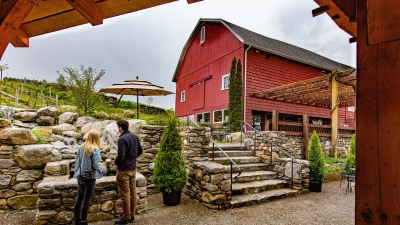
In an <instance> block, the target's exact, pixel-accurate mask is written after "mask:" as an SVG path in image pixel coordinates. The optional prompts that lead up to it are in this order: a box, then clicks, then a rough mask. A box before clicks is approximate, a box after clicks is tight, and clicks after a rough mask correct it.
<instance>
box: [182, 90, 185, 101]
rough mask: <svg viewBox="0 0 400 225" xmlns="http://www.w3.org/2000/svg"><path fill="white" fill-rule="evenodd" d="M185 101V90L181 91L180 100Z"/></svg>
mask: <svg viewBox="0 0 400 225" xmlns="http://www.w3.org/2000/svg"><path fill="white" fill-rule="evenodd" d="M185 101H186V91H181V102H185Z"/></svg>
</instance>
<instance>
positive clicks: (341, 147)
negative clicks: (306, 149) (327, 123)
mask: <svg viewBox="0 0 400 225" xmlns="http://www.w3.org/2000/svg"><path fill="white" fill-rule="evenodd" d="M260 133H261V134H263V135H264V136H266V137H267V139H268V140H271V141H273V142H274V143H275V144H276V145H277V146H279V147H280V148H282V149H283V150H285V151H286V152H287V153H289V154H290V155H291V156H293V157H294V158H296V159H302V158H303V154H302V147H303V137H302V136H290V135H288V136H287V135H286V134H285V132H284V131H261V132H260ZM264 136H260V135H259V134H257V135H256V145H255V146H254V139H255V138H254V132H253V131H249V132H246V133H245V137H246V139H245V143H244V144H245V145H246V146H247V147H248V149H249V150H252V151H254V150H255V151H256V152H255V155H256V156H259V157H261V158H263V159H267V158H268V159H269V154H270V151H269V149H270V146H268V145H267V144H266V143H264V140H265V137H264ZM350 139H351V138H347V137H342V138H339V141H338V143H337V146H338V157H339V158H345V157H347V155H348V152H349V146H350ZM330 140H331V138H330V137H320V142H321V146H322V149H323V151H324V153H325V156H329V154H330V152H331V151H332V147H331V141H330ZM273 155H276V156H273V158H276V157H286V155H285V154H284V153H282V152H277V154H275V152H274V153H273Z"/></svg>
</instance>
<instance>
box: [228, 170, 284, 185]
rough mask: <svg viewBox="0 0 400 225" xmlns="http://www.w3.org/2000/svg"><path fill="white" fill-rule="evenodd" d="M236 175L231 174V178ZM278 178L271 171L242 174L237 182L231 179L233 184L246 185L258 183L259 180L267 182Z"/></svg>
mask: <svg viewBox="0 0 400 225" xmlns="http://www.w3.org/2000/svg"><path fill="white" fill-rule="evenodd" d="M237 175H238V173H235V174H233V175H232V176H233V177H235V176H237ZM277 177H278V175H277V173H276V172H272V171H252V172H243V173H242V174H241V175H240V176H239V177H238V180H236V179H233V183H246V182H251V181H260V180H269V179H276V178H277Z"/></svg>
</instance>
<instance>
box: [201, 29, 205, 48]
mask: <svg viewBox="0 0 400 225" xmlns="http://www.w3.org/2000/svg"><path fill="white" fill-rule="evenodd" d="M205 41H206V27H205V26H202V27H201V29H200V45H202V44H203V43H204V42H205Z"/></svg>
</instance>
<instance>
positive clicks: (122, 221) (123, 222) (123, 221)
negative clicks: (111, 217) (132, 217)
mask: <svg viewBox="0 0 400 225" xmlns="http://www.w3.org/2000/svg"><path fill="white" fill-rule="evenodd" d="M128 223H129V220H123V219H120V220H117V221H115V222H114V224H119V225H121V224H122V225H128Z"/></svg>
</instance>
